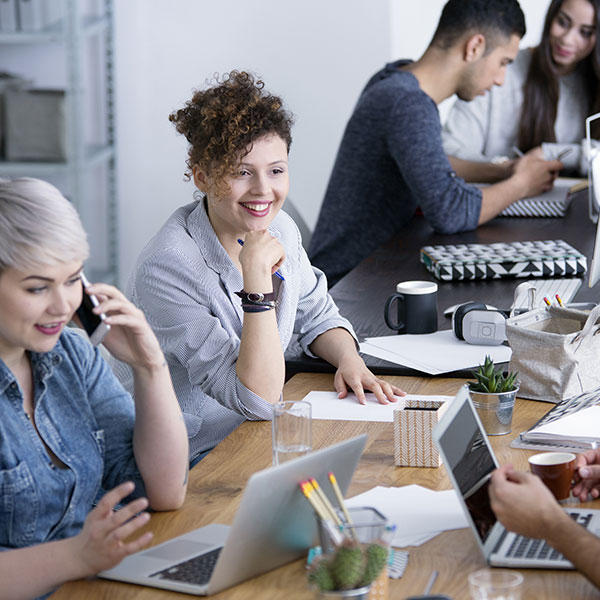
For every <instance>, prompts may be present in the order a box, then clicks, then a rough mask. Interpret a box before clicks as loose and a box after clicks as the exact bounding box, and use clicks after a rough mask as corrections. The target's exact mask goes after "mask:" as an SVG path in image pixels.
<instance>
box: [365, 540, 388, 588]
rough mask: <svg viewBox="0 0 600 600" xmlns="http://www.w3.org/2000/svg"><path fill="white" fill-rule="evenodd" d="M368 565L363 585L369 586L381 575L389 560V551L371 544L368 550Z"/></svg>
mask: <svg viewBox="0 0 600 600" xmlns="http://www.w3.org/2000/svg"><path fill="white" fill-rule="evenodd" d="M366 559H367V564H366V566H365V572H364V574H363V578H362V581H361V585H368V584H369V583H371V582H372V581H374V580H375V579H377V576H378V575H379V573H381V571H382V569H383V567H385V565H386V563H387V560H388V549H387V548H384V547H383V546H381V545H380V544H369V545H368V546H367V550H366Z"/></svg>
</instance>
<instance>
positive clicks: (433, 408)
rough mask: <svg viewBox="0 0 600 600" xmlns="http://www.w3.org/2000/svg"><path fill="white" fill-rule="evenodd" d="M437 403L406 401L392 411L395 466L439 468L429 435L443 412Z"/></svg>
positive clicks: (436, 452)
mask: <svg viewBox="0 0 600 600" xmlns="http://www.w3.org/2000/svg"><path fill="white" fill-rule="evenodd" d="M446 407H447V403H446V402H442V401H441V400H406V403H405V405H404V408H400V407H398V408H397V409H396V410H394V462H395V464H396V466H397V467H439V466H440V465H441V464H442V459H441V458H440V453H439V452H438V449H437V448H436V446H435V443H434V441H433V438H432V436H431V432H432V431H433V426H434V425H435V424H436V423H437V422H438V421H439V420H440V419H441V417H442V415H443V414H444V412H445V411H446Z"/></svg>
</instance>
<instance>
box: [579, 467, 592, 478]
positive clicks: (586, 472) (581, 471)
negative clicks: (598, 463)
mask: <svg viewBox="0 0 600 600" xmlns="http://www.w3.org/2000/svg"><path fill="white" fill-rule="evenodd" d="M579 474H580V475H581V476H582V477H589V476H590V470H589V469H586V468H585V467H582V468H581V469H579Z"/></svg>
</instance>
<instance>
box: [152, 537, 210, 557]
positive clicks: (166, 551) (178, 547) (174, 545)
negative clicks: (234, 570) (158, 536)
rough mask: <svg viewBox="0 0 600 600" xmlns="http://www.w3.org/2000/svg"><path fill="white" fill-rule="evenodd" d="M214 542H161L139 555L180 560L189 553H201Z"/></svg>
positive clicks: (206, 550) (208, 548)
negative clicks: (159, 544) (161, 543)
mask: <svg viewBox="0 0 600 600" xmlns="http://www.w3.org/2000/svg"><path fill="white" fill-rule="evenodd" d="M214 547H215V546H214V544H202V543H200V542H192V541H190V540H176V541H174V542H171V543H170V544H163V545H161V546H158V547H157V548H151V549H150V550H148V551H147V552H142V553H141V556H150V557H152V558H162V559H167V560H181V559H184V558H186V557H188V556H190V555H198V554H203V553H204V552H208V550H212V549H213V548H214Z"/></svg>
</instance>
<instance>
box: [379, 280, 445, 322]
mask: <svg viewBox="0 0 600 600" xmlns="http://www.w3.org/2000/svg"><path fill="white" fill-rule="evenodd" d="M437 291H438V285H437V283H434V282H433V281H404V282H402V283H399V284H398V285H397V286H396V293H395V294H392V295H391V296H390V297H389V298H388V299H387V301H386V303H385V310H384V313H383V316H384V318H385V323H386V325H387V326H388V327H389V328H390V329H393V330H395V331H397V332H398V333H433V332H435V331H437ZM394 305H397V309H396V320H394V319H393V317H392V315H393V312H394V311H393V307H394Z"/></svg>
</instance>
